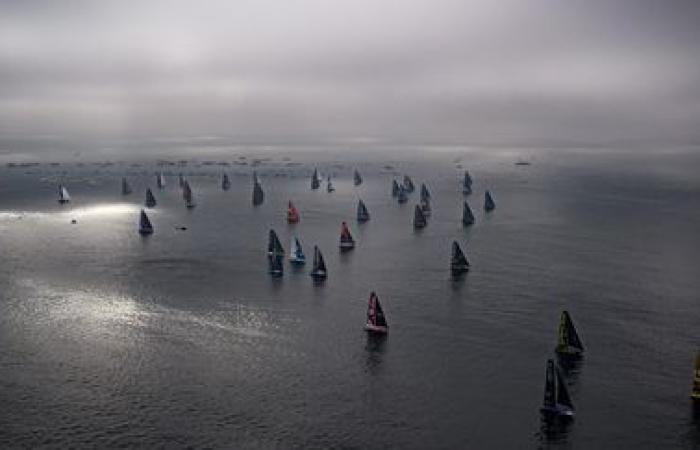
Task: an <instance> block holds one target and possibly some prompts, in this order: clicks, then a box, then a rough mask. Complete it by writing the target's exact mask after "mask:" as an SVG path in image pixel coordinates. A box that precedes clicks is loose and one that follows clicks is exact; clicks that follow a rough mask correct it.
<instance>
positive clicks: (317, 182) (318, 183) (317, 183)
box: [311, 169, 321, 189]
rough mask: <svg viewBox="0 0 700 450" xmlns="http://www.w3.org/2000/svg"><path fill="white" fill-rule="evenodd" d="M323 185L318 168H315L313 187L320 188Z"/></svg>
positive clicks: (312, 177)
mask: <svg viewBox="0 0 700 450" xmlns="http://www.w3.org/2000/svg"><path fill="white" fill-rule="evenodd" d="M320 186H321V179H320V178H319V175H318V169H314V173H313V175H311V189H318V188H319V187H320Z"/></svg>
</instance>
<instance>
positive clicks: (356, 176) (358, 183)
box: [353, 169, 362, 186]
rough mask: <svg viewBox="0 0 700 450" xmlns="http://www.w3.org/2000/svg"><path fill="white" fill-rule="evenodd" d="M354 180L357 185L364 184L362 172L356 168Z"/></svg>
mask: <svg viewBox="0 0 700 450" xmlns="http://www.w3.org/2000/svg"><path fill="white" fill-rule="evenodd" d="M353 182H354V183H355V186H359V185H361V184H362V177H361V176H360V172H358V171H357V169H355V173H354V174H353Z"/></svg>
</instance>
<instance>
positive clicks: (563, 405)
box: [540, 359, 574, 417]
mask: <svg viewBox="0 0 700 450" xmlns="http://www.w3.org/2000/svg"><path fill="white" fill-rule="evenodd" d="M540 411H541V412H542V414H544V415H546V416H558V417H562V416H563V417H572V416H573V415H574V405H573V403H572V402H571V397H569V391H568V390H567V389H566V383H565V382H564V379H563V378H562V376H561V373H560V372H559V369H557V368H556V367H555V366H554V361H552V360H551V359H548V360H547V374H546V378H545V384H544V402H543V404H542V408H540Z"/></svg>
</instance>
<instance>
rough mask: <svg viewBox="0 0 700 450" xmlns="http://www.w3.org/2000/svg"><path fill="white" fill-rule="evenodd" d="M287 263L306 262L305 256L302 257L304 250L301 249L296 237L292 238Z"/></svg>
mask: <svg viewBox="0 0 700 450" xmlns="http://www.w3.org/2000/svg"><path fill="white" fill-rule="evenodd" d="M289 261H290V262H292V263H294V264H304V263H305V262H306V255H304V250H303V249H302V248H301V242H299V238H298V237H293V238H292V242H291V247H290V251H289Z"/></svg>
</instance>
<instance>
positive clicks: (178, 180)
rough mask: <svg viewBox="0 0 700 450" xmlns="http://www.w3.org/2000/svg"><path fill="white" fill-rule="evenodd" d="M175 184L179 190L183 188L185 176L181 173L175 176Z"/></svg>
mask: <svg viewBox="0 0 700 450" xmlns="http://www.w3.org/2000/svg"><path fill="white" fill-rule="evenodd" d="M177 182H178V185H179V186H180V188H181V189H182V188H183V187H184V186H185V176H184V175H182V173H179V174H178V175H177Z"/></svg>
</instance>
